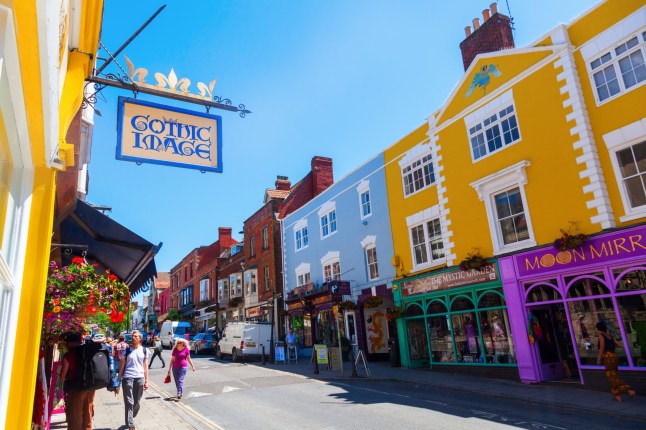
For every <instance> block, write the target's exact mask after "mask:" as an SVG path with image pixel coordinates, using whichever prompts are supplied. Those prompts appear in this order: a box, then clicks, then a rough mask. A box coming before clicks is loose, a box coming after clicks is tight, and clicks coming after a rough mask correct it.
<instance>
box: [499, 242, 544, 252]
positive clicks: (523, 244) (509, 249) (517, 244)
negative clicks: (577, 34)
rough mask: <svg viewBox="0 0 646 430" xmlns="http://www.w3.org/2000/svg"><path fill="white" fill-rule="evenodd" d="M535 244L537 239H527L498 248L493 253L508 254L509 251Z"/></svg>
mask: <svg viewBox="0 0 646 430" xmlns="http://www.w3.org/2000/svg"><path fill="white" fill-rule="evenodd" d="M534 246H536V241H535V240H525V241H523V242H519V243H516V244H514V245H508V246H505V247H504V248H502V249H498V250H496V251H494V253H493V255H501V254H507V253H509V252H514V251H520V250H521V249H525V248H532V247H534Z"/></svg>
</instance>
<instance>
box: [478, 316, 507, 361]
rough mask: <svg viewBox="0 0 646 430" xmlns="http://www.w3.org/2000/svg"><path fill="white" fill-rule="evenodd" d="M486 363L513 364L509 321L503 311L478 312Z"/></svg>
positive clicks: (483, 358)
mask: <svg viewBox="0 0 646 430" xmlns="http://www.w3.org/2000/svg"><path fill="white" fill-rule="evenodd" d="M478 317H479V319H480V328H481V330H482V339H483V340H484V350H485V354H484V356H483V357H482V360H485V361H486V362H487V363H495V364H510V363H515V358H514V343H513V340H512V338H511V336H509V330H508V327H509V321H508V318H507V311H506V310H505V309H500V310H493V311H480V312H478Z"/></svg>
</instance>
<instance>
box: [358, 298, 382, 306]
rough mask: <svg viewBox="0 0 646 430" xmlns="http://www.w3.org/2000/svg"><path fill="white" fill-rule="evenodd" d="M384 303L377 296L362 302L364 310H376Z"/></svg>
mask: <svg viewBox="0 0 646 430" xmlns="http://www.w3.org/2000/svg"><path fill="white" fill-rule="evenodd" d="M383 302H384V299H382V298H381V297H379V296H370V297H368V298H367V299H366V300H365V301H364V302H363V307H364V308H376V307H379V306H380V305H381V304H382V303H383Z"/></svg>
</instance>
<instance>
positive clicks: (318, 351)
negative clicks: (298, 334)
mask: <svg viewBox="0 0 646 430" xmlns="http://www.w3.org/2000/svg"><path fill="white" fill-rule="evenodd" d="M314 354H315V356H316V362H317V363H318V364H327V363H328V360H327V345H325V344H318V343H317V344H316V345H314Z"/></svg>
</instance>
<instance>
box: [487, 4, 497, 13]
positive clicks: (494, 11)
mask: <svg viewBox="0 0 646 430" xmlns="http://www.w3.org/2000/svg"><path fill="white" fill-rule="evenodd" d="M489 9H491V14H492V15H495V14H497V13H498V3H496V2H493V3H491V4H490V5H489Z"/></svg>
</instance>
